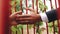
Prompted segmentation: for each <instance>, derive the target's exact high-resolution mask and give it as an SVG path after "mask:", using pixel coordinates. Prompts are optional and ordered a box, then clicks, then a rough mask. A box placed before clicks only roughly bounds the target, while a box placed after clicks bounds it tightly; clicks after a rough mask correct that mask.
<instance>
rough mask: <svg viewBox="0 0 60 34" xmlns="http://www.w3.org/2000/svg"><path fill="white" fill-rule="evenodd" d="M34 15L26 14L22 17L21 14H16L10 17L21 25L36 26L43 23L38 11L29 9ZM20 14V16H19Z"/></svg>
mask: <svg viewBox="0 0 60 34" xmlns="http://www.w3.org/2000/svg"><path fill="white" fill-rule="evenodd" d="M27 9H28V10H30V11H31V12H32V13H31V14H25V15H21V12H16V13H14V14H12V15H11V16H10V18H11V19H13V20H14V21H16V22H17V23H19V24H27V23H28V24H34V23H36V22H39V21H41V18H40V15H39V14H37V13H36V10H34V9H29V8H27ZM19 13H20V15H19Z"/></svg>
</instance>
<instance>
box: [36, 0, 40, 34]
mask: <svg viewBox="0 0 60 34" xmlns="http://www.w3.org/2000/svg"><path fill="white" fill-rule="evenodd" d="M36 11H37V12H36V13H37V14H38V0H36ZM37 28H38V30H39V23H38V25H37ZM38 34H40V33H39V31H38Z"/></svg>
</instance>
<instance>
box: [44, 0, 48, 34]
mask: <svg viewBox="0 0 60 34" xmlns="http://www.w3.org/2000/svg"><path fill="white" fill-rule="evenodd" d="M44 5H46V2H45V0H44ZM44 11H45V12H46V8H44ZM46 28H47V34H49V33H48V22H46Z"/></svg>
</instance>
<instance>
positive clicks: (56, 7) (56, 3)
mask: <svg viewBox="0 0 60 34" xmlns="http://www.w3.org/2000/svg"><path fill="white" fill-rule="evenodd" d="M55 6H56V8H57V2H56V0H55Z"/></svg>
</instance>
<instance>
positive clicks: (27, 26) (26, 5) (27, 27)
mask: <svg viewBox="0 0 60 34" xmlns="http://www.w3.org/2000/svg"><path fill="white" fill-rule="evenodd" d="M26 7H28V0H26ZM26 14H28V10H27V9H26ZM27 34H29V29H28V24H27Z"/></svg>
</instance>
